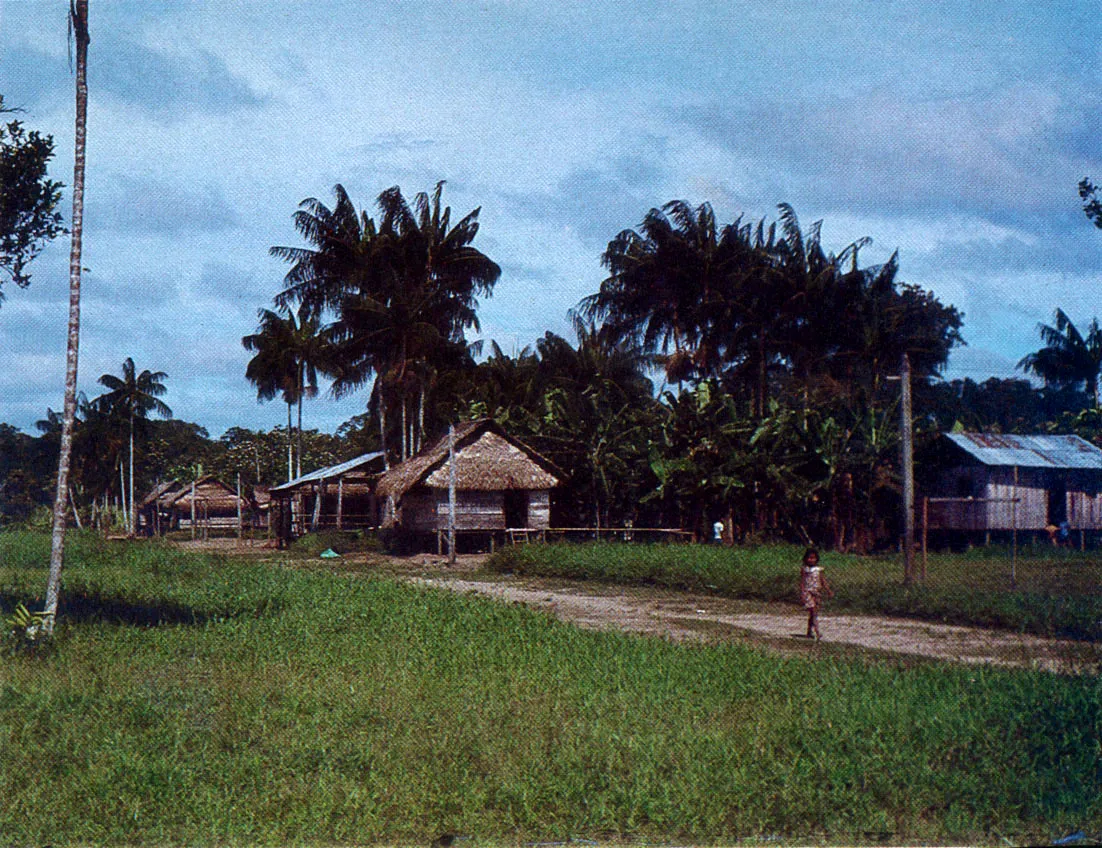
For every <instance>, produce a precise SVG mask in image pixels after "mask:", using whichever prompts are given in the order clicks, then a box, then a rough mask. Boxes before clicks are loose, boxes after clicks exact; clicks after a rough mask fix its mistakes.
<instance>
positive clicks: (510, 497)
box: [503, 489, 528, 528]
mask: <svg viewBox="0 0 1102 848" xmlns="http://www.w3.org/2000/svg"><path fill="white" fill-rule="evenodd" d="M503 494H504V496H505V526H506V528H519V527H527V526H528V490H527V489H506V490H505V492H504V493H503Z"/></svg>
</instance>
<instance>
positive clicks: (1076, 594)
mask: <svg viewBox="0 0 1102 848" xmlns="http://www.w3.org/2000/svg"><path fill="white" fill-rule="evenodd" d="M802 554H803V548H798V547H795V546H793V545H762V546H757V547H735V548H727V547H722V546H710V545H665V544H652V545H645V544H622V543H615V542H598V543H587V544H577V545H571V544H554V545H524V546H518V547H507V548H502V549H501V550H499V551H498V552H497V553H496V554H495V555H494V556H492V557H491V558H490V561H489V566H490V568H492V569H494V570H497V571H502V572H512V573H516V574H530V575H539V576H546V577H564V578H574V579H584V580H603V581H608V582H615V583H624V584H644V585H656V586H664V587H669V588H675V589H689V590H693V591H708V592H715V593H718V594H722V595H725V596H728V597H736V598H750V599H757V600H766V601H788V602H793V603H795V602H796V600H797V591H796V586H797V583H798V579H799V568H800V559H801V556H802ZM822 563H823V565H824V567H825V568H826V573H827V575H828V577H829V579H830V582H831V584H832V586H833V588H834V590H835V593H836V594H835V597H834V599H833V600H832V601H830V602H829V603H830V607H831V608H832V609H847V610H853V611H859V612H873V613H886V614H889V615H899V616H909V617H915V618H924V619H930V620H934V621H945V622H951V623H955V624H974V625H979V626H985V627H1002V628H1007V629H1011V630H1018V631H1023V632H1030V633H1037V634H1039V635H1042V636H1059V637H1064V638H1071V639H1081V640H1086V641H1092V642H1099V641H1102V558H1100V557H1099V556H1097V555H1096V554H1092V553H1079V552H1076V551H1065V550H1061V551H1053V550H1052V549H1051V548H1047V547H1038V548H1025V549H1024V550H1023V551H1021V552H1020V553H1019V556H1018V558H1017V564H1016V575H1015V577H1016V583H1015V588H1013V589H1012V588H1011V557H1010V553H1009V551H1007V550H1005V549H976V550H974V551H970V552H967V553H961V554H935V555H931V556H930V559H929V568H928V570H927V578H926V580H925V581H924V582H922V583H917V584H916V585H914V586H911V587H904V586H903V583H902V574H903V566H902V562H901V559H900V557H898V556H879V557H872V556H866V557H862V556H854V555H847V554H835V553H830V552H826V553H824V554H823V556H822Z"/></svg>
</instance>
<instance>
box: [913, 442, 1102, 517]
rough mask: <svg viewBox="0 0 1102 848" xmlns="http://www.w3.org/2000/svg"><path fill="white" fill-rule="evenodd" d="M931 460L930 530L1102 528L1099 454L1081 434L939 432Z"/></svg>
mask: <svg viewBox="0 0 1102 848" xmlns="http://www.w3.org/2000/svg"><path fill="white" fill-rule="evenodd" d="M935 456H936V459H935V463H934V467H933V469H932V471H933V473H932V475H931V477H930V480H929V482H928V483H927V485H926V486H925V487H924V488H925V489H926V491H925V492H922V494H923V495H924V496H925V497H926V498H929V501H928V507H927V509H928V517H929V527H930V528H931V529H939V530H980V531H988V530H1011V529H1014V530H1044V529H1045V528H1046V527H1048V526H1049V525H1055V526H1059V525H1061V524H1062V523H1064V522H1066V523H1067V526H1068V527H1069V528H1070V529H1072V530H1099V529H1102V450H1100V449H1099V448H1097V447H1096V446H1094V445H1092V444H1091V443H1090V442H1088V441H1086V440H1085V439H1082V438H1080V437H1079V436H1051V435H1036V436H1019V435H1002V434H993V433H945V434H943V437H942V438H941V439H940V440H939V444H938V446H937V451H936V454H935Z"/></svg>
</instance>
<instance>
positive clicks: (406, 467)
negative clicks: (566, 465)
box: [376, 418, 562, 499]
mask: <svg viewBox="0 0 1102 848" xmlns="http://www.w3.org/2000/svg"><path fill="white" fill-rule="evenodd" d="M455 451H456V457H457V461H456V465H455V470H456V488H457V489H462V490H464V491H472V492H497V491H503V490H505V489H552V488H554V487H555V486H558V485H559V483H560V481H561V478H562V473H561V472H560V471H558V469H556V468H555V466H554V465H552V463H551V462H550V461H549V460H547V459H544V458H543V457H542V456H540V455H539V454H538V453H536V452H535V451H534V450H532V449H531V448H529V447H528V446H527V445H524V444H522V443H521V442H519V441H517V440H516V439H514V438H512V437H511V436H508V435H506V433H505V431H504V430H502V429H501V427H500V426H498V425H497V424H496V423H495V422H494V421H493V420H492V419H489V418H482V419H479V420H477V421H464V422H462V423H460V424H457V425H456V426H455ZM450 473H451V469H450V466H449V463H448V436H447V435H445V436H443V437H441V438H440V439H438V440H437V441H435V442H433V443H432V444H431V445H429V447H427V448H426V449H425V450H423V451H422V452H421V453H419V454H417V456H414V457H411V458H410V459H407V460H406V461H405V462H403V463H401V464H399V465H395V466H394V467H393V468H391V469H390V470H389V471H387V472H386V473H385V474H383V476H382V477H380V478H379V483H378V486H377V487H376V492H377V494H378V495H379V497H393V498H395V499H398V498H401V497H402V495H404V494H405V493H406V492H408V491H410V490H411V489H413V488H414V487H415V486H418V485H424V486H427V487H428V488H431V489H446V488H448V481H449V477H450Z"/></svg>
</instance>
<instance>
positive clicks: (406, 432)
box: [400, 389, 409, 462]
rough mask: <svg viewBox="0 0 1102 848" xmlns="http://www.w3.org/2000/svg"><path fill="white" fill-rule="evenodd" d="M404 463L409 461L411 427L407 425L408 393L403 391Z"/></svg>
mask: <svg viewBox="0 0 1102 848" xmlns="http://www.w3.org/2000/svg"><path fill="white" fill-rule="evenodd" d="M400 400H401V402H402V462H405V461H406V460H407V459H409V427H408V426H407V425H406V392H405V389H403V390H402V397H401V398H400Z"/></svg>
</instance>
